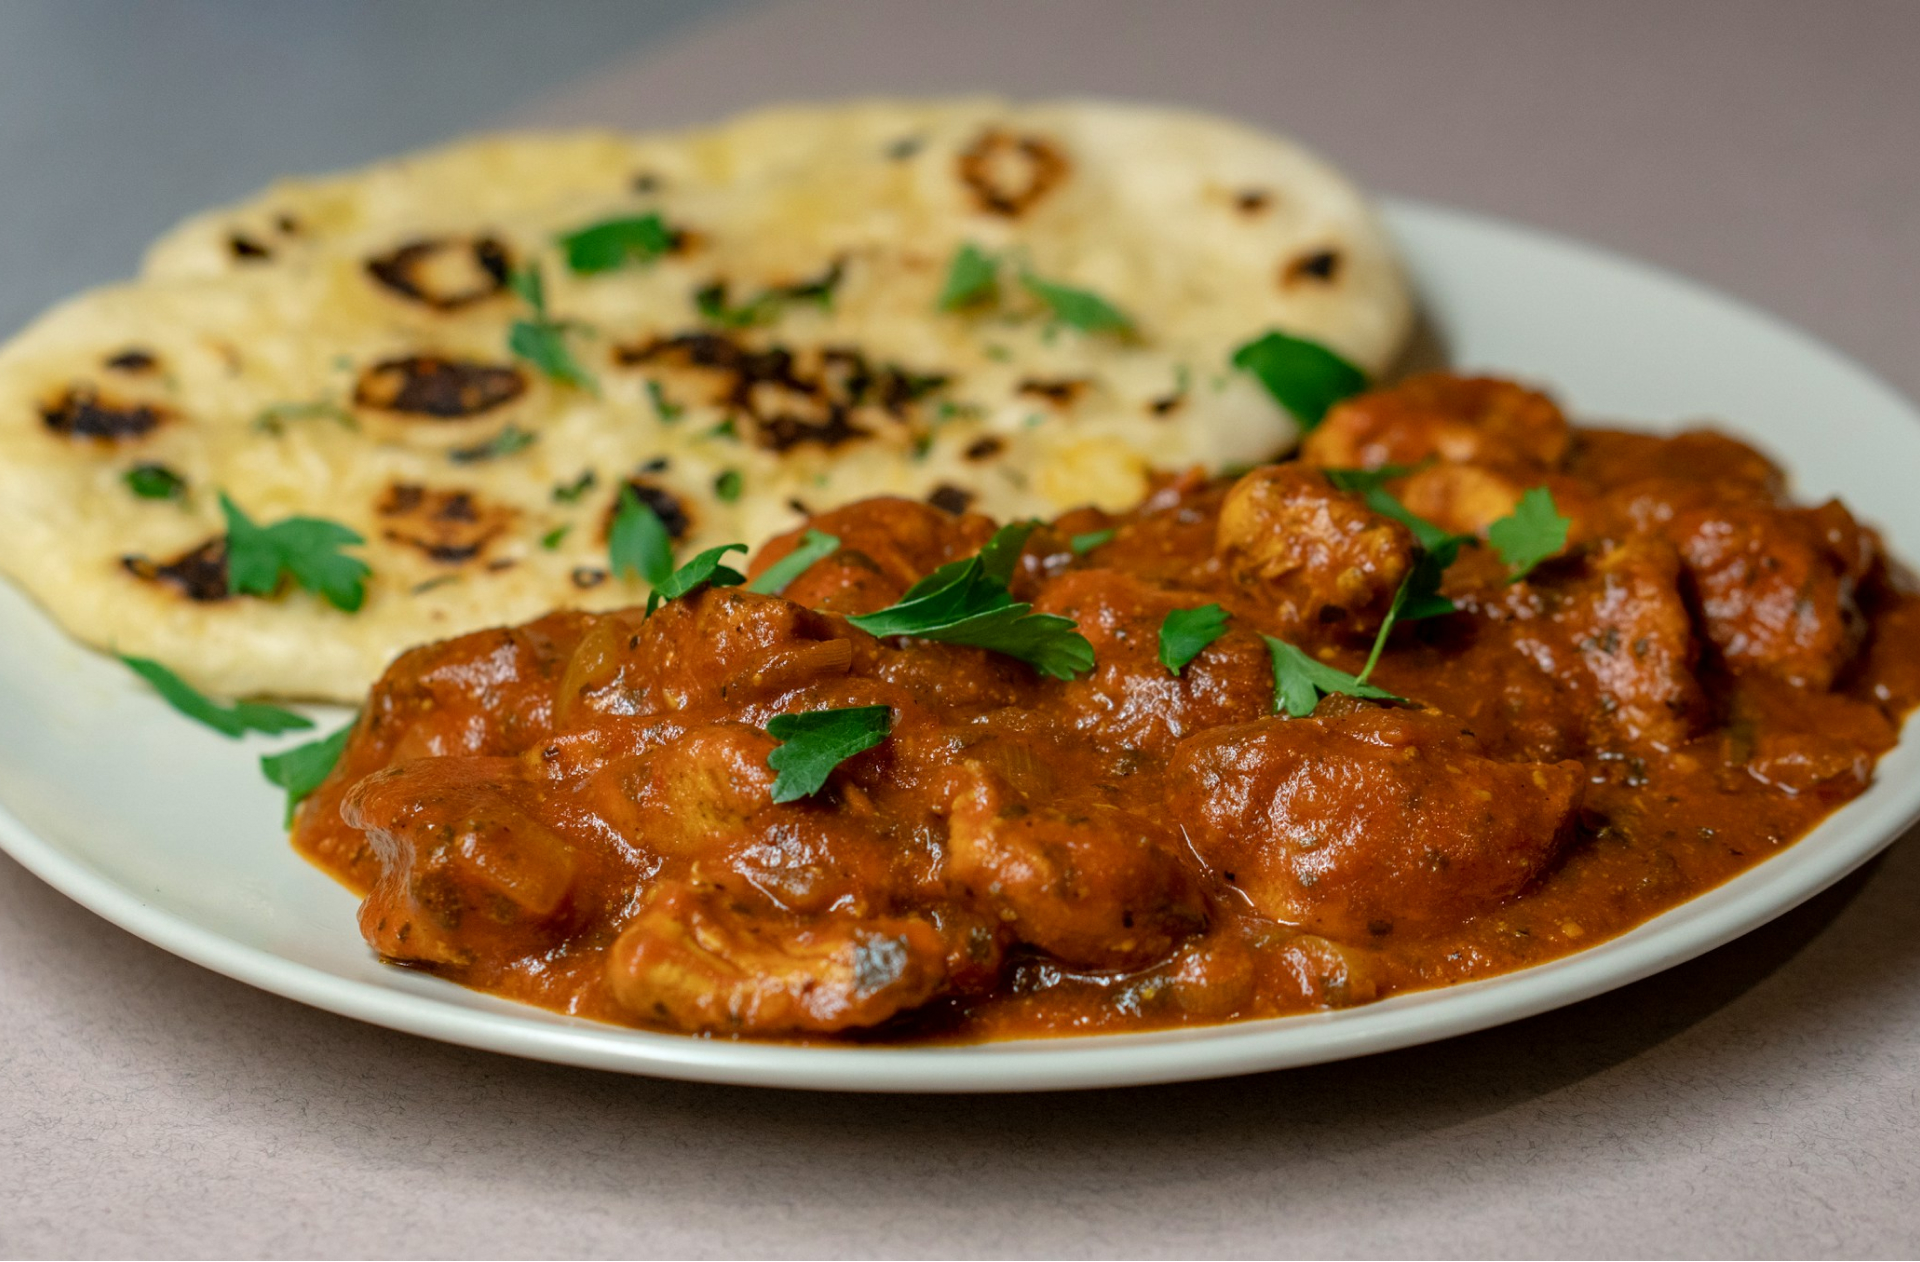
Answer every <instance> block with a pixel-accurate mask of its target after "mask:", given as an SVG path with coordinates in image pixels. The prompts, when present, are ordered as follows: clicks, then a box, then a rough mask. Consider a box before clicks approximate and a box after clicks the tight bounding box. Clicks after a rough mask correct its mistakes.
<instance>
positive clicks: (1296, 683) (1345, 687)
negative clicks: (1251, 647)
mask: <svg viewBox="0 0 1920 1262" xmlns="http://www.w3.org/2000/svg"><path fill="white" fill-rule="evenodd" d="M1260 638H1261V639H1263V640H1265V641H1266V642H1267V651H1268V652H1269V653H1270V654H1272V656H1273V710H1274V713H1275V714H1280V713H1285V714H1286V715H1287V716H1288V717H1289V718H1295V719H1304V718H1306V717H1307V716H1308V715H1310V714H1312V713H1313V708H1314V707H1315V706H1316V705H1319V704H1320V698H1321V697H1322V696H1324V695H1326V694H1329V693H1335V692H1338V693H1344V694H1346V695H1347V696H1349V697H1366V698H1369V699H1371V700H1374V701H1405V700H1406V698H1405V697H1397V696H1395V695H1394V694H1393V693H1390V692H1388V691H1387V690H1386V689H1384V688H1376V687H1374V686H1373V685H1372V684H1369V683H1366V682H1364V681H1362V680H1361V679H1359V678H1358V677H1357V676H1354V675H1349V674H1347V672H1346V671H1344V670H1340V669H1338V668H1337V667H1333V666H1329V665H1327V664H1326V663H1325V662H1322V661H1318V660H1316V659H1314V658H1312V657H1309V656H1308V655H1307V654H1306V653H1303V652H1301V651H1300V650H1299V649H1297V648H1295V647H1294V646H1293V645H1291V644H1288V643H1287V642H1286V641H1285V640H1276V639H1274V638H1273V637H1272V636H1270V635H1263V636H1261V637H1260Z"/></svg>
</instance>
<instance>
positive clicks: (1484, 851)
mask: <svg viewBox="0 0 1920 1262" xmlns="http://www.w3.org/2000/svg"><path fill="white" fill-rule="evenodd" d="M836 542H837V547H835V546H834V545H835V543H836ZM720 560H722V561H723V560H724V558H720ZM714 562H715V558H712V557H708V558H705V559H703V560H700V561H698V562H696V563H695V564H692V565H689V566H687V567H686V568H685V569H683V570H682V571H680V572H679V573H677V574H675V575H673V576H672V577H671V579H668V580H666V581H663V582H656V584H655V585H656V588H658V589H659V590H660V592H661V594H662V595H663V596H666V597H670V598H668V599H664V600H661V601H659V602H657V608H655V609H654V610H653V612H652V613H651V614H649V613H648V612H647V610H645V609H641V608H635V609H630V610H625V611H620V612H615V613H608V614H600V615H593V614H584V613H571V612H562V613H556V614H553V615H551V616H548V617H546V618H542V619H540V620H538V621H536V622H532V623H528V624H526V625H524V626H520V627H513V628H508V629H504V630H494V631H485V632H479V633H476V634H472V635H468V636H465V637H462V638H459V639H455V640H449V641H446V642H443V643H439V644H434V645H430V646H427V647H424V648H421V649H418V650H415V651H413V652H411V653H409V654H408V655H406V656H405V657H404V658H402V659H401V660H399V661H398V662H397V663H396V664H395V665H394V666H393V667H392V668H391V669H390V670H389V671H388V672H387V673H386V676H385V677H384V678H383V679H382V680H381V681H380V682H379V684H378V685H377V686H376V687H375V688H374V690H373V693H372V696H371V698H370V700H369V702H368V705H367V707H366V709H365V710H364V711H363V714H362V717H361V719H360V720H359V723H358V725H357V726H356V728H355V730H354V731H353V734H352V736H351V738H350V740H349V741H348V743H347V745H346V748H345V752H344V754H343V755H342V757H341V758H340V761H339V763H338V765H337V766H336V768H335V770H334V772H333V774H332V776H331V777H330V778H329V779H328V780H327V781H326V782H325V783H324V784H323V785H322V786H321V787H320V789H319V790H318V791H317V792H316V793H315V794H314V795H313V796H312V797H310V798H309V799H308V800H307V801H306V803H305V804H304V805H303V806H302V808H301V810H300V813H299V815H298V818H297V821H296V827H295V832H294V839H295V843H296V844H297V846H298V847H299V848H300V850H301V851H302V852H303V853H304V854H306V855H307V856H309V857H310V858H312V859H313V860H314V861H316V862H317V863H319V864H321V865H322V866H323V867H325V868H326V869H327V870H328V871H330V872H332V873H334V874H335V875H336V876H338V877H339V878H340V879H341V880H343V881H344V882H346V883H347V884H348V885H350V886H352V887H353V888H354V889H356V890H358V891H360V892H363V893H364V894H365V895H366V901H365V903H364V905H363V907H362V910H361V917H360V921H361V929H362V932H363V933H364V934H365V936H366V939H367V941H368V942H369V943H370V944H371V945H372V946H373V947H374V949H375V950H376V951H378V952H379V953H380V954H381V955H382V956H383V957H384V958H386V959H388V960H390V961H392V962H393V963H396V964H402V965H408V966H413V967H418V968H424V969H429V970H432V971H434V972H436V973H439V974H441V975H443V976H445V977H448V978H452V979H454V980H456V981H459V982H461V983H464V984H466V985H469V986H475V987H479V988H481V989H484V990H489V991H493V992H495V993H498V994H502V995H506V996H509V997H511V998H515V999H520V1000H524V1001H527V1002H530V1003H535V1004H540V1005H543V1006H546V1007H550V1008H555V1009H560V1010H563V1011H567V1012H573V1013H578V1014H581V1015H584V1016H590V1017H595V1018H600V1019H603V1020H608V1021H615V1022H622V1023H629V1024H636V1025H645V1026H653V1027H658V1028H665V1029H671V1030H682V1031H689V1032H700V1033H708V1034H722V1035H739V1036H751V1037H762V1036H764V1037H785V1038H822V1037H831V1036H839V1037H843V1038H864V1039H880V1040H885V1039H912V1038H998V1037H1014V1036H1027V1035H1045V1034H1059V1033H1082V1032H1096V1031H1119V1030H1137V1029H1145V1028H1153V1027H1161V1026H1171V1025H1180V1024H1187V1023H1203V1022H1218V1021H1227V1020H1236V1019H1246V1018H1251V1017H1265V1016H1274V1015H1280V1014H1286V1013H1297V1012H1303V1011H1307V1010H1312V1009H1319V1008H1327V1007H1338V1006H1343V1005H1351V1004H1359V1003H1365V1002H1368V1001H1370V1000H1374V999H1378V998H1381V997H1382V996H1385V995H1389V994H1392V993H1395V992H1397V991H1402V990H1408V989H1414V988H1420V987H1428V986H1436V985H1444V984H1447V983H1451V982H1456V981H1462V980H1465V979H1469V978H1477V977H1485V976H1488V975H1490V974H1494V973H1500V972H1503V971H1506V970H1510V969H1515V968H1520V967H1523V966H1526V965H1529V964H1535V963H1538V962H1540V961H1543V960H1547V959H1551V958H1553V957H1555V956H1558V955H1563V954H1565V953H1567V952H1570V951H1574V950H1578V949H1580V948H1582V947H1585V946H1588V945H1591V944H1593V943H1595V942H1598V941H1600V940H1602V939H1605V938H1607V937H1609V936H1611V935H1614V934H1617V933H1620V932H1621V931H1623V930H1625V929H1628V928H1630V927H1632V926H1633V925H1635V924H1638V923H1639V922H1641V921H1643V920H1645V919H1647V918H1648V917H1650V916H1653V915H1655V914H1657V913H1659V912H1661V911H1664V910H1666V909H1668V908H1671V907H1673V906H1675V905H1676V904H1679V903H1681V902H1684V901H1685V900H1687V899H1689V898H1692V897H1693V896H1695V895H1696V894H1699V893H1700V892H1702V891H1703V890H1706V889H1708V888H1710V887H1712V886H1714V885H1717V884H1719V883H1720V882H1722V881H1725V880H1726V879H1727V878H1728V877H1730V876H1732V875H1734V874H1735V873H1738V872H1740V871H1742V870H1743V869H1746V868H1748V867H1751V866H1752V865H1754V864H1756V863H1758V862H1760V861H1761V860H1763V859H1765V858H1767V857H1768V856H1769V855H1771V854H1773V853H1775V852H1776V851H1778V850H1779V849H1780V848H1782V847H1784V846H1786V845H1788V844H1790V843H1791V842H1792V841H1793V840H1794V839H1795V838H1796V837H1798V836H1800V835H1801V834H1802V833H1803V832H1805V831H1806V830H1807V829H1808V828H1809V827H1811V826H1812V825H1813V824H1814V823H1815V822H1816V821H1818V820H1819V819H1820V818H1821V817H1822V816H1824V815H1826V814H1827V813H1828V812H1830V811H1831V810H1833V809H1834V808H1835V807H1836V806H1837V805H1838V804H1840V803H1841V802H1844V801H1845V800H1847V799H1848V798H1851V797H1853V796H1854V795H1856V794H1858V793H1860V792H1861V791H1862V790H1863V789H1864V788H1865V787H1866V786H1867V784H1868V782H1869V780H1870V778H1871V776H1872V773H1873V767H1874V762H1875V760H1876V759H1877V758H1878V757H1879V755H1880V754H1882V753H1883V752H1885V751H1886V750H1887V749H1888V748H1890V747H1891V746H1892V745H1893V744H1894V743H1895V741H1896V739H1897V737H1898V732H1899V723H1900V720H1901V718H1902V716H1904V715H1905V714H1906V713H1907V711H1908V710H1909V709H1910V708H1911V707H1912V706H1913V705H1914V704H1915V701H1916V699H1917V698H1920V648H1916V646H1920V601H1916V599H1915V597H1914V596H1913V595H1911V594H1909V592H1908V590H1907V589H1906V587H1905V586H1904V585H1903V583H1902V581H1901V580H1900V578H1899V577H1898V575H1897V573H1896V571H1895V568H1894V566H1893V565H1892V564H1891V563H1890V562H1889V560H1888V558H1887V557H1886V556H1885V555H1884V553H1883V552H1882V551H1881V548H1880V546H1879V543H1878V540H1877V539H1876V537H1875V536H1874V534H1873V533H1872V532H1871V531H1870V530H1867V529H1865V528H1863V527H1861V526H1860V525H1858V524H1857V523H1856V522H1855V521H1854V519H1853V518H1852V517H1851V516H1850V515H1849V514H1848V512H1847V510H1846V509H1845V508H1844V507H1842V506H1841V505H1840V504H1838V503H1831V502H1830V503H1827V504H1822V505H1819V506H1816V507H1798V506H1795V505H1794V504H1792V503H1791V502H1789V501H1788V500H1787V499H1786V498H1785V493H1784V480H1783V478H1782V475H1781V473H1780V471H1779V470H1778V469H1777V468H1775V467H1774V466H1773V465H1772V464H1771V463H1769V462H1768V460H1767V459H1766V458H1765V457H1763V456H1762V455H1760V454H1759V453H1757V452H1755V451H1754V450H1752V449H1751V448H1749V447H1747V446H1744V445H1742V444H1741V443H1739V442H1736V441H1734V440H1733V439H1731V438H1727V437H1725V436H1722V435H1720V434H1717V433H1713V432H1710V431H1704V430H1696V431H1692V432H1688V433H1683V434H1680V435H1678V436H1676V437H1673V438H1655V437H1649V436H1646V435H1642V434H1634V433H1623V432H1615V431H1610V430H1603V429H1588V428H1581V427H1574V426H1570V425H1569V424H1568V423H1567V421H1566V419H1565V418H1564V417H1563V416H1562V414H1561V412H1560V411H1559V409H1558V408H1557V407H1556V406H1555V405H1554V403H1553V402H1552V401H1551V400H1550V399H1548V398H1547V397H1545V396H1543V395H1541V394H1538V393H1535V392H1533V391H1530V390H1527V389H1523V388H1521V387H1519V386H1517V385H1513V384H1510V383H1507V382H1503V381H1496V380H1485V379H1462V378H1455V377H1447V376H1433V377H1425V378H1419V379H1415V380H1413V381H1410V382H1408V383H1406V384H1404V385H1401V386H1399V387H1396V388H1393V389H1389V390H1381V391H1376V392H1374V393H1371V394H1367V395H1362V396H1359V397H1358V398H1355V399H1352V400H1349V401H1348V402H1346V403H1344V404H1342V405H1340V406H1339V407H1337V408H1336V409H1335V410H1334V411H1333V412H1332V413H1331V414H1330V415H1329V416H1328V418H1327V419H1326V421H1325V422H1324V423H1323V424H1322V425H1321V426H1320V427H1319V428H1318V429H1317V430H1315V431H1314V432H1313V433H1312V434H1311V435H1310V436H1309V437H1308V439H1307V441H1306V443H1305V445H1304V447H1303V448H1302V450H1301V452H1300V455H1299V458H1298V459H1297V460H1295V461H1292V462H1289V463H1283V464H1276V465H1270V466H1266V467H1262V468H1257V469H1254V470H1252V471H1251V472H1249V473H1247V474H1246V475H1245V476H1243V477H1240V478H1238V479H1237V480H1233V479H1226V480H1211V481H1210V480H1207V479H1205V478H1203V477H1200V476H1198V475H1194V476H1187V477H1173V478H1169V479H1166V480H1164V481H1163V482H1162V483H1161V484H1160V485H1159V486H1158V487H1157V489H1156V490H1154V492H1153V493H1152V494H1151V495H1150V496H1149V497H1148V498H1147V499H1146V501H1145V502H1144V503H1142V504H1141V505H1140V506H1139V507H1138V508H1136V509H1134V510H1133V511H1131V512H1128V513H1125V514H1121V515H1117V516H1116V515H1106V514H1102V513H1098V512H1095V511H1093V510H1084V511H1078V512H1074V513H1069V514H1067V515H1066V516H1064V517H1062V518H1060V519H1059V520H1057V521H1055V522H1053V523H1051V524H1050V525H1044V526H1037V527H1031V528H1027V527H1021V528H1015V529H1011V530H1007V529H1002V530H1000V531H997V532H996V529H995V526H994V523H993V522H991V521H989V520H987V519H986V518H983V517H980V516H975V515H967V514H954V513H950V512H947V511H944V510H942V509H940V508H936V507H932V506H929V505H926V504H921V503H916V502H911V501H906V500H899V499H878V500H869V501H865V502H862V503H858V504H854V505H852V506H850V507H846V508H842V509H839V510H837V511H835V512H831V513H827V514H823V515H820V516H818V517H816V518H814V519H813V520H812V521H811V522H810V523H809V527H808V532H807V533H801V532H796V533H795V534H792V535H788V536H784V537H782V538H781V539H777V540H775V541H773V542H772V543H770V544H769V545H768V546H767V547H766V548H764V549H763V550H762V551H761V553H760V554H759V555H758V556H757V557H756V558H755V559H754V561H753V564H752V565H751V566H750V567H749V571H748V582H747V583H746V584H745V585H739V584H738V583H737V581H736V580H737V579H738V578H739V577H740V576H738V575H734V574H732V573H731V572H730V571H728V570H727V569H725V568H724V566H723V565H722V566H716V565H715V564H714ZM703 579H704V580H705V581H701V580H703ZM729 583H733V584H734V585H724V584H729ZM775 590H778V591H779V592H780V593H781V594H771V593H772V592H773V591H775ZM1383 627H1384V630H1383ZM913 631H917V632H919V634H908V633H906V632H913ZM1370 659H1371V661H1370Z"/></svg>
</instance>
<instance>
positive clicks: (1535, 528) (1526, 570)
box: [1487, 486, 1573, 583]
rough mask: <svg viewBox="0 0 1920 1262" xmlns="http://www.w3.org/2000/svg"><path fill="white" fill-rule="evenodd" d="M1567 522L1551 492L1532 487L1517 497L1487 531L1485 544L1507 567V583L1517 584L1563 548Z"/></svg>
mask: <svg viewBox="0 0 1920 1262" xmlns="http://www.w3.org/2000/svg"><path fill="white" fill-rule="evenodd" d="M1572 526H1573V520H1572V519H1571V518H1567V517H1562V516H1561V515H1560V510H1559V507H1558V506H1557V505H1555V504H1554V502H1553V492H1552V491H1549V490H1548V489H1547V488H1546V487H1544V486H1536V487H1533V488H1532V489H1530V490H1528V491H1527V492H1526V493H1525V494H1523V495H1522V496H1521V497H1520V502H1519V503H1518V504H1517V505H1515V506H1514V510H1513V511H1512V512H1511V513H1509V514H1507V515H1506V516H1505V517H1502V518H1501V519H1500V520H1499V521H1496V522H1494V523H1493V524H1492V525H1491V526H1488V527H1487V542H1488V543H1491V544H1492V545H1493V546H1494V548H1495V549H1497V550H1498V551H1499V553H1500V559H1501V560H1502V561H1505V562H1506V563H1507V581H1508V582H1509V583H1517V582H1519V581H1520V580H1521V579H1523V578H1525V577H1526V576H1527V575H1528V574H1530V573H1532V572H1533V567H1534V566H1536V565H1538V564H1540V563H1541V562H1542V561H1544V560H1546V559H1547V558H1548V557H1550V556H1552V555H1553V554H1554V553H1556V552H1558V551H1560V549H1562V548H1564V547H1566V546H1567V531H1568V530H1569V529H1571V528H1572Z"/></svg>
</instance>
